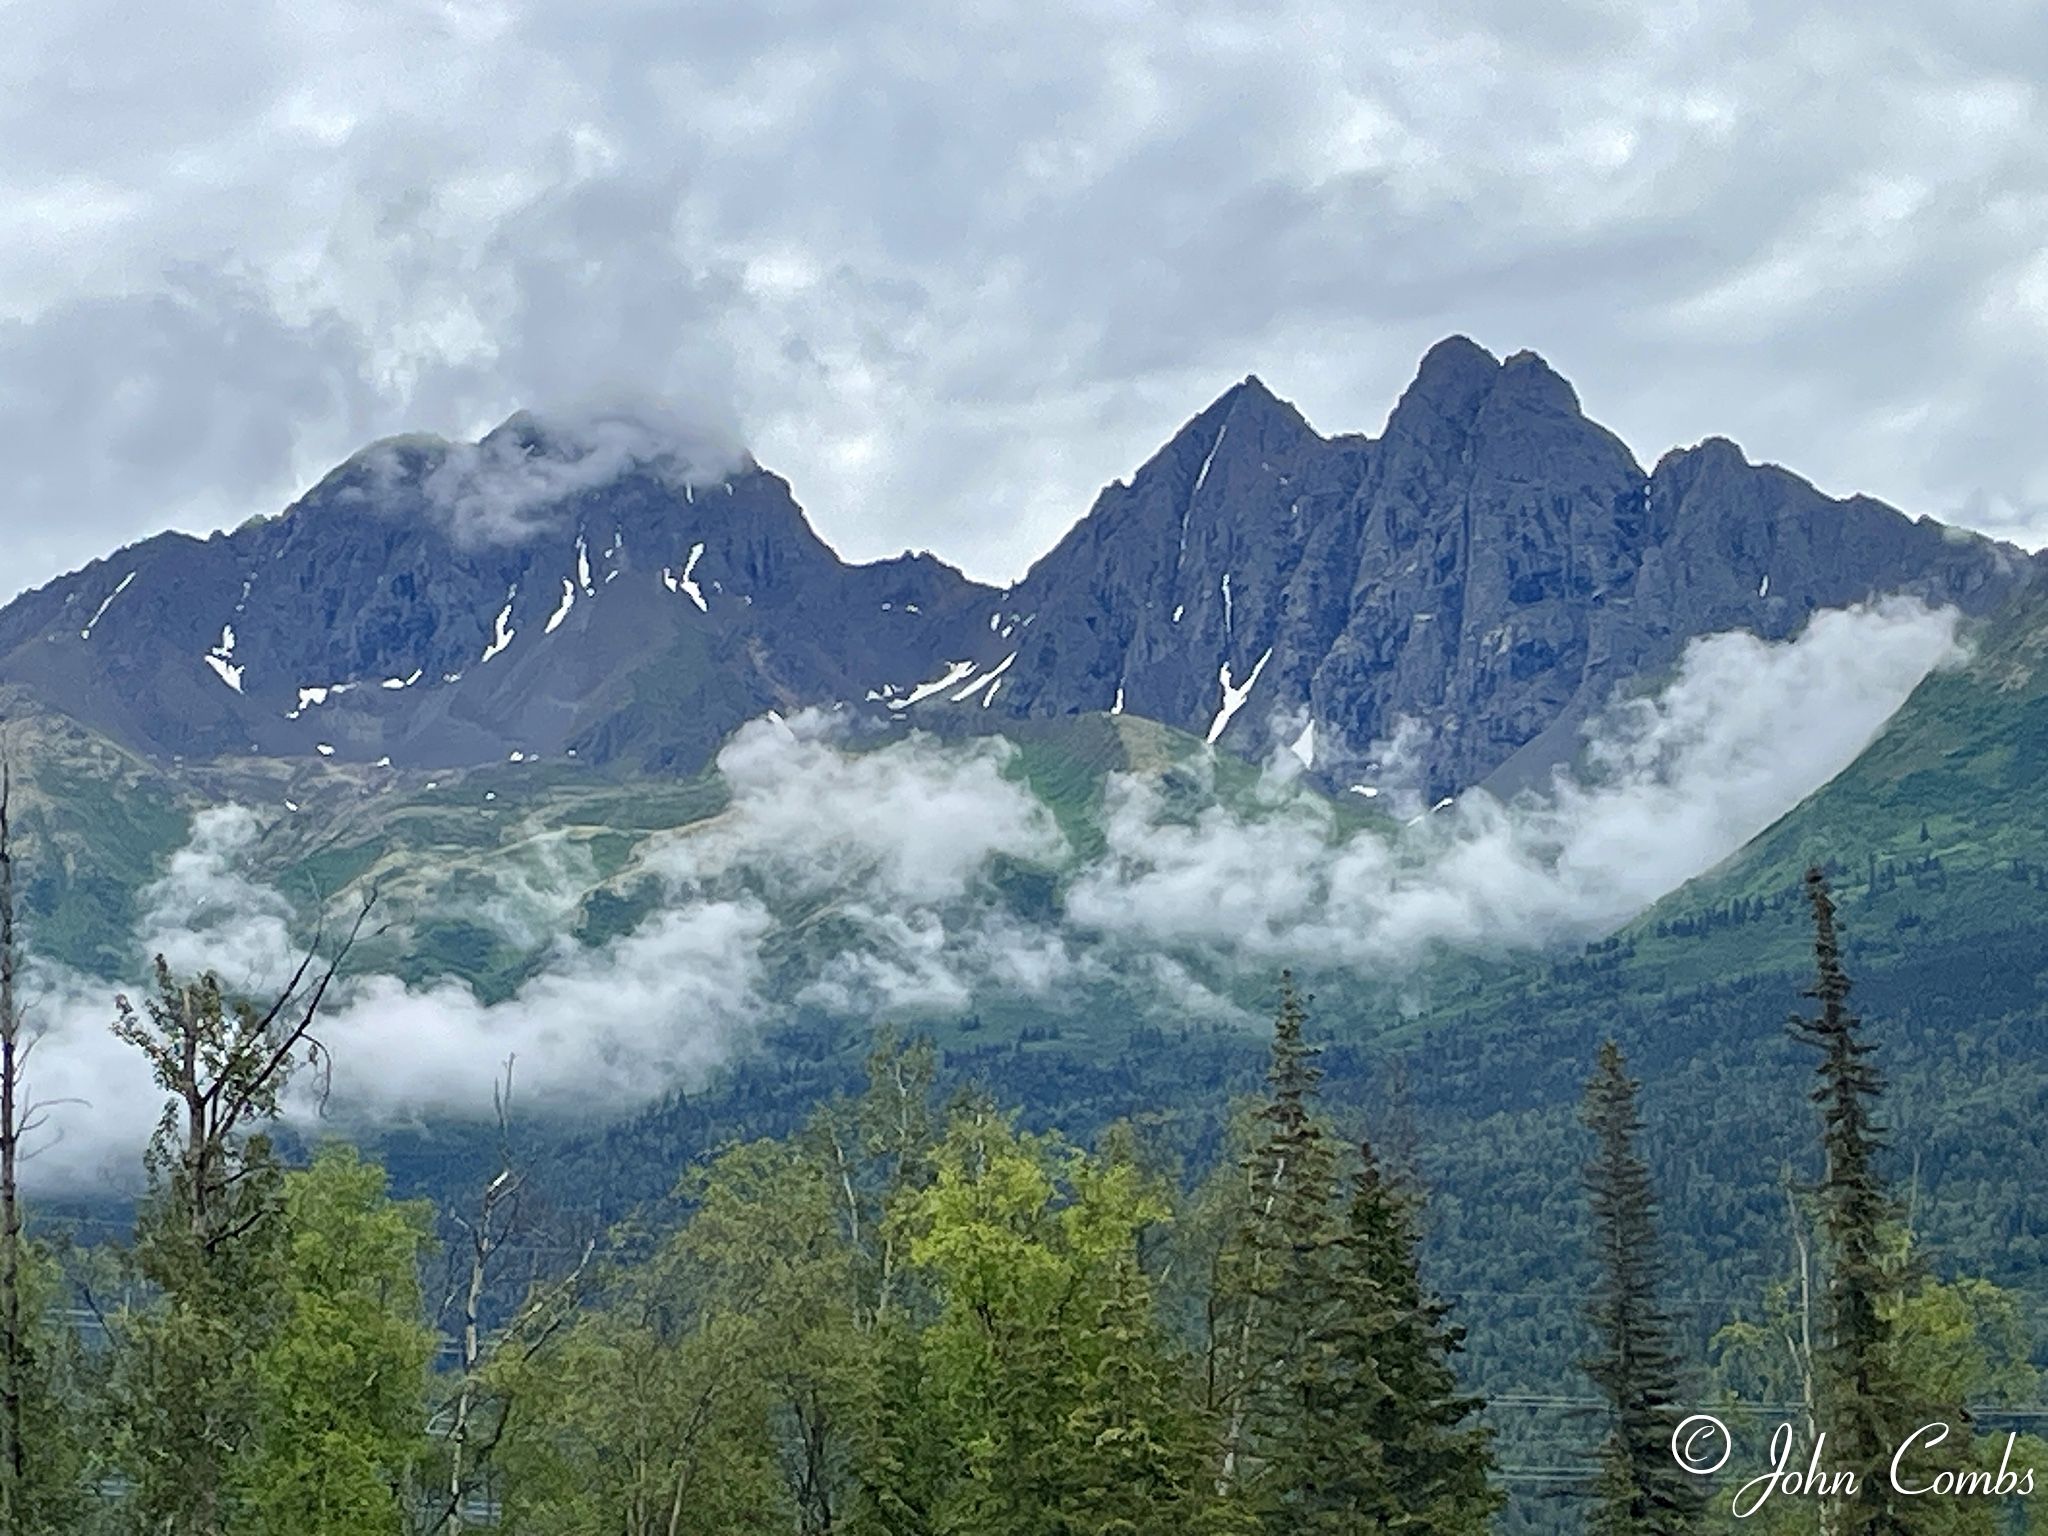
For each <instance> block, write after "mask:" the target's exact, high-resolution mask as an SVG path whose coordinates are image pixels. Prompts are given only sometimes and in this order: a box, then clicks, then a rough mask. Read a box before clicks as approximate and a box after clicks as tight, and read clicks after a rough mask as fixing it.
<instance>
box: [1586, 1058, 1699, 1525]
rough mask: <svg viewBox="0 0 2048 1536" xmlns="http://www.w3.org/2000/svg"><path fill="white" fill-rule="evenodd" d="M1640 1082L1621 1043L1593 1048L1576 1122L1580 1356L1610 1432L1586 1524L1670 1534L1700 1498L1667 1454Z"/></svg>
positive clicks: (1667, 1367) (1658, 1260)
mask: <svg viewBox="0 0 2048 1536" xmlns="http://www.w3.org/2000/svg"><path fill="white" fill-rule="evenodd" d="M1637 1087H1638V1084H1637V1083H1636V1082H1635V1081H1634V1080H1633V1079H1631V1078H1630V1077H1629V1076H1628V1072H1627V1070H1626V1066H1625V1063H1624V1061H1623V1058H1622V1054H1621V1048H1620V1047H1619V1046H1617V1045H1616V1044H1615V1043H1614V1042H1613V1041H1612V1040H1609V1041H1606V1042H1605V1043H1604V1044H1602V1045H1601V1047H1600V1057H1599V1064H1598V1066H1597V1067H1596V1068H1595V1069H1594V1073H1593V1077H1592V1079H1591V1081H1589V1082H1588V1083H1587V1084H1586V1099H1585V1104H1584V1107H1583V1109H1582V1112H1581V1118H1582V1119H1583V1120H1584V1121H1585V1123H1586V1126H1587V1128H1588V1129H1589V1130H1591V1131H1592V1132H1593V1135H1594V1138H1595V1140H1596V1143H1597V1150H1596V1152H1595V1154H1594V1159H1593V1161H1592V1162H1591V1163H1589V1164H1588V1165H1587V1167H1586V1188H1587V1193H1588V1196H1589V1206H1590V1212H1591V1216H1592V1224H1593V1234H1594V1242H1595V1245H1596V1249H1597V1253H1598V1256H1599V1261H1600V1281H1599V1286H1598V1288H1597V1289H1596V1290H1595V1292H1594V1294H1593V1300H1592V1303H1591V1305H1590V1306H1589V1308H1588V1316H1589V1318H1590V1320H1591V1322H1592V1324H1593V1327H1594V1329H1595V1331H1596V1332H1597V1334H1598V1335H1599V1340H1600V1348H1599V1353H1598V1354H1596V1355H1594V1356H1592V1357H1591V1358H1589V1359H1587V1360H1585V1361H1582V1362H1581V1368H1582V1369H1583V1370H1584V1371H1585V1372H1586V1374H1587V1376H1589V1377H1590V1378H1591V1379H1592V1381H1593V1384H1594V1385H1595V1386H1596V1387H1598V1388H1599V1389H1600V1393H1601V1395H1602V1396H1603V1397H1605V1398H1606V1399H1607V1404H1608V1411H1609V1429H1608V1432H1607V1438H1606V1439H1605V1440H1604V1441H1603V1442H1602V1443H1601V1447H1600V1474H1599V1477H1598V1480H1597V1481H1596V1483H1595V1486H1594V1498H1595V1500H1596V1501H1597V1502H1596V1503H1595V1505H1594V1508H1593V1511H1592V1514H1591V1517H1590V1519H1589V1521H1588V1529H1589V1530H1590V1531H1592V1532H1594V1533H1595V1536H1632V1533H1638V1532H1640V1533H1644V1536H1677V1533H1682V1532H1686V1531H1690V1530H1693V1529H1695V1528H1696V1526H1697V1524H1698V1516H1699V1513H1700V1502H1701V1501H1700V1497H1699V1491H1698V1488H1697V1485H1695V1484H1694V1483H1693V1482H1692V1481H1691V1480H1690V1479H1689V1478H1688V1477H1687V1476H1686V1475H1685V1474H1684V1473H1683V1472H1682V1471H1681V1470H1680V1469H1679V1467H1678V1466H1677V1464H1676V1462H1675V1461H1674V1460H1673V1459H1672V1456H1671V1450H1670V1446H1671V1432H1672V1430H1673V1428H1674V1427H1675V1425H1676V1422H1677V1420H1678V1418H1679V1416H1680V1415H1679V1414H1678V1413H1677V1412H1675V1411H1674V1408H1675V1405H1676V1404H1677V1403H1678V1401H1679V1397H1678V1375H1679V1357H1678V1350H1677V1347H1676V1342H1675V1340H1674V1337H1673V1327H1672V1321H1671V1316H1670V1314H1669V1313H1668V1312H1666V1311H1665V1310H1664V1309H1663V1307H1662V1306H1661V1305H1660V1303H1659V1300H1658V1288H1659V1286H1660V1284H1661V1283H1662V1282H1663V1280H1664V1279H1665V1277H1666V1274H1667V1271H1668V1266H1667V1264H1666V1261H1665V1258H1664V1254H1663V1251H1662V1249H1661V1247H1660V1246H1659V1243H1658V1240H1657V1227H1656V1196H1655V1194H1654V1192H1653V1190H1652V1188H1651V1184H1650V1170H1649V1167H1648V1165H1647V1164H1645V1163H1644V1162H1643V1160H1642V1159H1641V1158H1640V1157H1639V1156H1637V1155H1636V1150H1635V1139H1636V1136H1637V1134H1638V1133H1639V1132H1640V1131H1641V1130H1642V1128H1643V1123H1642V1119H1641V1117H1640V1116H1639V1115H1638V1114H1637V1113H1636V1090H1637Z"/></svg>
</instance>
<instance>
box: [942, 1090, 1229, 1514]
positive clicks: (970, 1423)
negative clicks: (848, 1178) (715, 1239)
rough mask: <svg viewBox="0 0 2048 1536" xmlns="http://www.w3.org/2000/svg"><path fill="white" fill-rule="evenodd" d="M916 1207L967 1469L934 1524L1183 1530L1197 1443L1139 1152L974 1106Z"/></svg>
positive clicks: (955, 1460)
mask: <svg viewBox="0 0 2048 1536" xmlns="http://www.w3.org/2000/svg"><path fill="white" fill-rule="evenodd" d="M916 1205H917V1220H918V1229H919V1235H918V1236H917V1238H916V1240H915V1242H914V1243H913V1245H912V1249H911V1256H912V1258H913V1260H914V1261H915V1262H916V1263H917V1264H919V1265H920V1266H922V1267H924V1268H925V1269H926V1270H927V1271H928V1272H929V1273H930V1275H931V1276H932V1283H933V1289H934V1292H935V1294H936V1296H937V1299H938V1303H939V1312H938V1315H937V1317H936V1318H935V1319H934V1320H933V1321H932V1322H931V1324H930V1325H929V1326H928V1327H927V1328H926V1329H925V1330H924V1332H923V1334H922V1336H921V1338H920V1341H919V1347H920V1353H921V1354H922V1356H923V1358H924V1361H925V1380H926V1385H927V1390H928V1393H929V1396H930V1401H931V1402H932V1404H933V1407H934V1410H935V1416H936V1421H937V1424H938V1427H939V1435H938V1438H939V1440H940V1441H941V1443H942V1444H943V1446H944V1447H945V1449H946V1451H947V1455H948V1461H949V1462H950V1463H952V1464H954V1465H957V1467H958V1469H959V1470H958V1472H957V1473H956V1475H955V1476H953V1477H952V1478H951V1479H950V1480H949V1483H948V1485H947V1486H945V1487H943V1488H942V1489H940V1490H939V1491H938V1496H937V1498H936V1499H935V1501H934V1507H933V1517H932V1521H931V1529H932V1530H934V1531H937V1532H947V1533H952V1532H960V1533H966V1532H976V1533H984V1532H985V1533H990V1536H1009V1533H1014V1536H1024V1533H1037V1532H1076V1533H1080V1532H1086V1533H1091V1536H1092V1533H1100V1536H1108V1533H1112V1532H1119V1533H1132V1536H1136V1533H1141V1532H1142V1533H1151V1532H1162V1533H1163V1532H1165V1531H1168V1530H1173V1529H1181V1528H1184V1527H1185V1526H1186V1525H1187V1524H1188V1523H1189V1522H1190V1521H1191V1519H1193V1518H1194V1517H1196V1516H1197V1515H1198V1514H1199V1511H1200V1508H1201V1506H1202V1505H1203V1504H1204V1503H1206V1502H1207V1498H1206V1494H1205V1492H1204V1491H1203V1490H1202V1488H1201V1483H1202V1482H1203V1478H1202V1474H1201V1464H1202V1457H1201V1442H1200V1439H1199V1436H1198V1433H1197V1426H1196V1422H1195V1420H1194V1418H1193V1416H1192V1415H1191V1413H1190V1411H1189V1403H1188V1398H1187V1387H1186V1384H1185V1378H1184V1377H1183V1376H1182V1375H1181V1372H1180V1367H1179V1365H1178V1363H1177V1362H1176V1361H1175V1360H1174V1359H1173V1357H1172V1354H1171V1351H1170V1349H1169V1348H1168V1344H1167V1341H1166V1339H1165V1337H1164V1334H1163V1332H1162V1330H1161V1329H1160V1328H1159V1326H1158V1323H1157V1319H1156V1317H1155V1316H1154V1315H1153V1311H1152V1306H1151V1298H1150V1292H1149V1286H1148V1285H1147V1282H1146V1279H1145V1276H1144V1274H1143V1271H1142V1269H1141V1267H1140V1265H1139V1264H1138V1237H1139V1234H1140V1233H1141V1232H1142V1231H1143V1230H1144V1229H1145V1228H1146V1227H1148V1226H1150V1225H1152V1224H1154V1223H1157V1222H1160V1221H1163V1220H1165V1219H1166V1218H1167V1216H1168V1214H1169V1210H1170V1207H1169V1204H1168V1202H1167V1200H1166V1198H1165V1195H1164V1192H1163V1191H1161V1190H1160V1189H1159V1188H1158V1187H1157V1186H1156V1185H1155V1184H1154V1183H1153V1182H1152V1181H1151V1180H1149V1179H1148V1178H1146V1177H1145V1176H1144V1175H1143V1174H1142V1173H1141V1172H1140V1171H1139V1170H1138V1168H1137V1167H1136V1166H1135V1164H1134V1163H1132V1162H1131V1161H1130V1160H1128V1158H1125V1157H1122V1156H1117V1157H1112V1158H1110V1159H1107V1160H1096V1159H1090V1158H1087V1157H1085V1156H1083V1155H1082V1154H1080V1153H1078V1152H1076V1151H1075V1150H1074V1149H1072V1148H1070V1147H1066V1146H1064V1145H1063V1144H1062V1143H1060V1142H1059V1141H1058V1140H1057V1139H1055V1138H1051V1137H1034V1136H1024V1135H1019V1134H1018V1133H1016V1132H1015V1131H1014V1130H1013V1129H1012V1128H1011V1127H1010V1125H1009V1123H1008V1120H1007V1119H1006V1118H1005V1117H1003V1116H1000V1115H997V1114H994V1113H993V1112H991V1111H989V1110H987V1109H985V1108H975V1109H969V1110H967V1111H964V1112H962V1113H961V1114H959V1115H957V1116H956V1117H955V1119H954V1121H953V1124H952V1126H951V1128H950V1130H949V1132H948V1135H947V1137H946V1138H945V1140H944V1141H943V1142H942V1143H941V1144H940V1146H939V1148H938V1152H937V1177H936V1179H935V1180H934V1182H933V1183H932V1185H931V1187H930V1188H929V1189H927V1190H926V1191H924V1192H923V1193H922V1194H921V1195H920V1196H918V1197H917V1201H916Z"/></svg>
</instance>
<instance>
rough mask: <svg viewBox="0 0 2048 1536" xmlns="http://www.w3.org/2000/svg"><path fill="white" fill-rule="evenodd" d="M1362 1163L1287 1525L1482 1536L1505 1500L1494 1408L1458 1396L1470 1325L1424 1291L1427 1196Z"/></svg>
mask: <svg viewBox="0 0 2048 1536" xmlns="http://www.w3.org/2000/svg"><path fill="white" fill-rule="evenodd" d="M1359 1155H1360V1167H1359V1170H1358V1172H1357V1173H1356V1174H1354V1175H1353V1177H1352V1195H1351V1200H1350V1204H1349V1207H1348V1209H1347V1211H1346V1214H1345V1221H1344V1227H1343V1231H1342V1235H1341V1236H1340V1237H1339V1238H1338V1239H1337V1240H1336V1242H1335V1243H1334V1245H1333V1249H1334V1263H1333V1265H1332V1268H1331V1274H1330V1282H1331V1287H1332V1293H1331V1298H1330V1302H1331V1304H1330V1305H1329V1306H1328V1307H1327V1308H1326V1309H1325V1310H1324V1314H1323V1318H1322V1320H1321V1325H1320V1327H1319V1328H1318V1329H1317V1331H1316V1332H1315V1333H1314V1334H1313V1335H1312V1336H1311V1337H1310V1338H1309V1340H1308V1341H1307V1345H1308V1347H1307V1350H1306V1351H1305V1354H1306V1357H1307V1358H1308V1359H1309V1360H1311V1361H1314V1362H1315V1368H1314V1369H1313V1370H1312V1371H1304V1372H1302V1373H1301V1386H1302V1389H1303V1390H1302V1393H1301V1402H1302V1406H1303V1409H1304V1410H1305V1411H1304V1414H1303V1417H1304V1420H1305V1424H1304V1429H1305V1431H1306V1433H1305V1434H1304V1436H1303V1444H1304V1447H1305V1449H1306V1450H1307V1451H1308V1453H1309V1454H1308V1456H1307V1457H1306V1458H1304V1463H1303V1465H1302V1467H1301V1469H1300V1471H1301V1473H1302V1474H1304V1475H1301V1476H1300V1477H1299V1479H1298V1481H1299V1485H1300V1486H1299V1487H1298V1489H1297V1491H1296V1494H1295V1498H1294V1500H1293V1503H1292V1508H1291V1509H1289V1510H1288V1511H1287V1513H1286V1516H1285V1518H1284V1519H1283V1521H1282V1522H1281V1523H1280V1524H1278V1525H1276V1526H1275V1527H1274V1528H1275V1529H1280V1528H1285V1529H1288V1530H1293V1531H1301V1532H1303V1533H1304V1536H1307V1533H1311V1532H1314V1533H1324V1532H1327V1533H1329V1536H1354V1533H1363V1532H1368V1531H1387V1530H1396V1529H1398V1530H1403V1531H1408V1532H1413V1533H1414V1536H1480V1533H1482V1532H1485V1531H1486V1530H1487V1529H1488V1528H1489V1526H1490V1524H1491V1521H1492V1517H1493V1514H1494V1511H1495V1510H1497V1509H1498V1508H1499V1507H1500V1505H1501V1502H1502V1496H1501V1494H1500V1493H1499V1492H1497V1491H1496V1490H1495V1489H1494V1488H1493V1487H1492V1486H1491V1485H1490V1484H1489V1482H1488V1480H1487V1474H1488V1471H1489V1470H1490V1469H1491V1467H1492V1451H1491V1438H1492V1436H1491V1432H1490V1431H1489V1430H1487V1429H1485V1428H1484V1427H1482V1426H1480V1425H1478V1424H1475V1423H1472V1422H1470V1420H1471V1419H1472V1418H1473V1416H1474V1415H1475V1414H1477V1413H1478V1411H1479V1410H1480V1408H1481V1407H1482V1406H1483V1403H1482V1401H1481V1400H1480V1399H1479V1398H1476V1397H1471V1396H1466V1395H1464V1394H1462V1393H1460V1392H1459V1390H1458V1380H1457V1373H1456V1372H1455V1371H1454V1370H1453V1369H1452V1367H1451V1363H1450V1357H1451V1356H1452V1355H1454V1354H1455V1353H1457V1351H1458V1350H1459V1348H1460V1347H1461V1344H1462V1341H1463V1338H1464V1330H1463V1329H1462V1328H1459V1327H1456V1326H1453V1325H1450V1324H1448V1323H1447V1322H1446V1321H1445V1319H1446V1318H1447V1316H1448V1314H1449V1312H1450V1307H1449V1305H1448V1304H1447V1303H1445V1302H1444V1301H1442V1300H1441V1299H1439V1298H1437V1297H1434V1296H1431V1295H1429V1294H1427V1293H1426V1292H1425V1291H1424V1289H1423V1286H1422V1281H1421V1276H1420V1274H1419V1272H1418V1269H1417V1265H1416V1257H1415V1248H1416V1243H1417V1240H1418V1235H1419V1234H1418V1232H1417V1229H1416V1222H1415V1217H1416V1209H1417V1201H1416V1198H1415V1197H1414V1196H1413V1195H1411V1194H1409V1193H1407V1192H1406V1191H1404V1190H1402V1189H1400V1188H1399V1187H1397V1186H1396V1185H1395V1184H1393V1183H1392V1182H1391V1181H1389V1180H1388V1178H1387V1177H1386V1176H1385V1174H1384V1173H1383V1172H1382V1171H1381V1168H1380V1165H1379V1160H1378V1158H1377V1157H1376V1156H1375V1155H1374V1153H1373V1149H1372V1147H1371V1146H1370V1145H1369V1144H1361V1145H1360V1147H1359Z"/></svg>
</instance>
